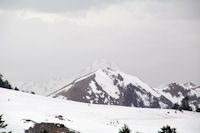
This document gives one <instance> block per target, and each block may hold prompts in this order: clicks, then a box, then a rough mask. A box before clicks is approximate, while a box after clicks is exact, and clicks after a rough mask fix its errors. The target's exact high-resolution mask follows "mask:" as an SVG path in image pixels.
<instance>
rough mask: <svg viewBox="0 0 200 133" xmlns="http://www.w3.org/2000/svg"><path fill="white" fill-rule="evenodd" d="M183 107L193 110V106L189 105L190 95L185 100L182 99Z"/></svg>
mask: <svg viewBox="0 0 200 133" xmlns="http://www.w3.org/2000/svg"><path fill="white" fill-rule="evenodd" d="M181 109H183V110H188V111H192V108H191V107H190V105H189V97H188V96H186V97H184V98H183V100H182V101H181Z"/></svg>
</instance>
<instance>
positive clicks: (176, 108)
mask: <svg viewBox="0 0 200 133" xmlns="http://www.w3.org/2000/svg"><path fill="white" fill-rule="evenodd" d="M172 109H175V110H181V107H180V105H179V104H178V103H175V104H174V105H173V107H172Z"/></svg>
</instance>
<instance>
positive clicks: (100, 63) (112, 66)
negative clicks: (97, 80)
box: [80, 58, 121, 76]
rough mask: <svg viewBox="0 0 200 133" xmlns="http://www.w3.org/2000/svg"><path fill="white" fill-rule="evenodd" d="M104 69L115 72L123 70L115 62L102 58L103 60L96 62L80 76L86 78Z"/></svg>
mask: <svg viewBox="0 0 200 133" xmlns="http://www.w3.org/2000/svg"><path fill="white" fill-rule="evenodd" d="M103 68H110V69H113V70H121V68H120V67H119V65H117V64H116V63H114V62H113V61H111V60H108V59H104V58H101V59H97V60H95V61H94V62H93V63H92V64H90V65H88V66H87V67H86V68H85V69H84V70H83V71H82V73H81V74H80V75H81V76H84V75H87V74H89V73H93V72H95V71H97V70H98V69H103Z"/></svg>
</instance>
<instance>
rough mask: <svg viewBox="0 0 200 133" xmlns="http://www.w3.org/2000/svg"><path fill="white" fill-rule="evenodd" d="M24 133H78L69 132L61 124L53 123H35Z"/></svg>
mask: <svg viewBox="0 0 200 133" xmlns="http://www.w3.org/2000/svg"><path fill="white" fill-rule="evenodd" d="M25 133H78V132H75V131H70V130H69V129H68V128H67V127H65V126H64V125H63V124H55V123H44V122H42V123H36V124H35V125H34V127H30V128H29V129H28V130H26V131H25Z"/></svg>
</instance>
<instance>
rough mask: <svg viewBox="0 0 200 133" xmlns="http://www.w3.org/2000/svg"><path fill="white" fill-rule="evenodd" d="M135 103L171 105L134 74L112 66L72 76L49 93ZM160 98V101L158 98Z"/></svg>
mask: <svg viewBox="0 0 200 133" xmlns="http://www.w3.org/2000/svg"><path fill="white" fill-rule="evenodd" d="M60 96H62V97H66V99H69V100H74V101H80V102H86V103H96V104H114V105H122V106H136V107H153V108H160V107H168V108H169V107H171V103H170V101H169V100H168V99H166V98H164V97H162V98H161V94H160V93H158V92H156V91H155V90H154V89H153V88H151V87H150V86H148V85H147V84H146V83H144V82H143V81H141V80H140V79H139V78H137V77H135V76H131V75H129V74H126V73H124V72H122V71H120V70H115V69H113V68H107V67H106V68H101V69H98V70H96V71H95V72H93V73H90V74H88V75H86V76H83V77H81V78H80V79H77V80H75V81H74V82H72V83H71V84H70V87H69V86H66V87H63V88H62V89H61V90H59V92H56V93H53V94H52V95H51V97H55V98H56V97H60ZM159 100H161V101H159Z"/></svg>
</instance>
